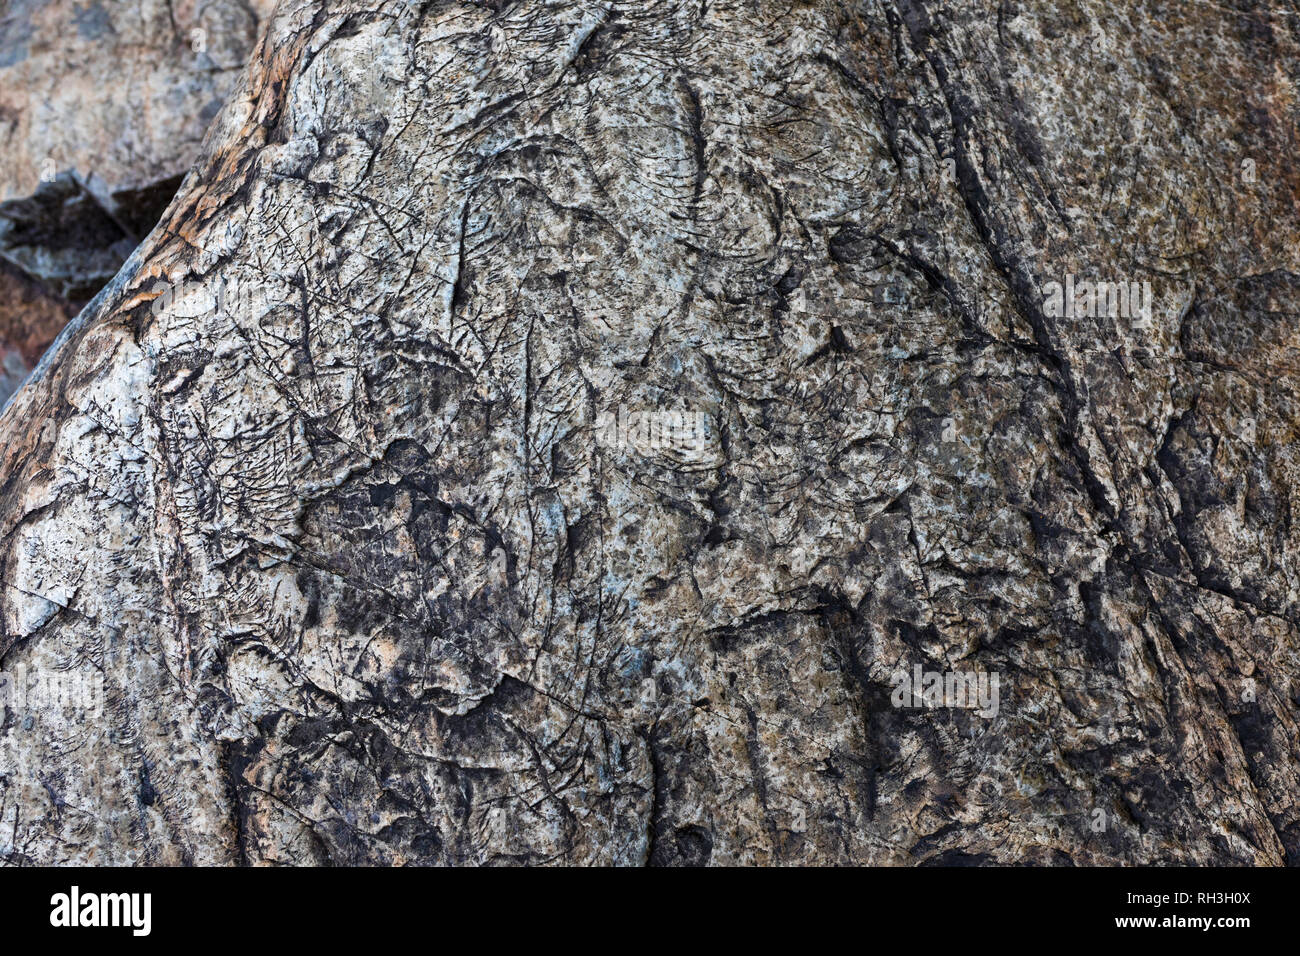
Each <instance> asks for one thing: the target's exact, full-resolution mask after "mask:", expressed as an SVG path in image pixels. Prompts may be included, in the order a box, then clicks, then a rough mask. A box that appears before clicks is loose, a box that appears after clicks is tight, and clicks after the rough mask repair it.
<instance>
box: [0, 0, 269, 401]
mask: <svg viewBox="0 0 1300 956" xmlns="http://www.w3.org/2000/svg"><path fill="white" fill-rule="evenodd" d="M272 6H273V4H272V3H271V2H270V0H255V2H252V3H249V2H245V0H220V2H205V3H196V2H194V0H186V2H178V3H169V2H166V0H135V2H130V3H106V2H101V0H90V2H71V0H13V2H9V3H5V4H3V5H0V263H2V264H3V265H4V268H3V270H2V271H0V349H6V348H7V349H10V350H12V352H14V353H16V354H29V353H30V352H31V351H32V349H33V348H36V351H37V354H38V355H39V352H40V351H42V350H43V349H44V346H46V345H48V344H49V343H50V341H51V340H52V339H53V337H54V334H57V332H58V331H59V329H60V328H61V327H62V323H58V324H52V323H51V321H50V318H51V316H52V315H54V314H56V313H63V314H72V313H75V312H76V310H77V309H79V308H80V307H81V306H83V305H85V304H86V302H88V301H89V300H90V298H91V297H92V296H93V295H94V294H95V293H96V292H97V291H99V289H100V288H102V287H103V286H104V285H105V284H106V283H107V282H108V280H109V279H111V278H112V277H113V275H114V274H115V273H116V272H117V270H118V269H119V268H121V266H122V263H123V262H124V261H125V260H126V257H127V256H128V255H129V254H130V252H131V250H132V249H134V248H135V246H136V245H137V244H139V242H140V240H141V239H143V238H144V236H145V235H146V234H147V233H148V231H149V230H150V229H152V228H153V226H154V224H155V223H156V222H157V221H158V217H159V216H160V215H161V214H162V211H163V209H164V208H165V207H166V205H167V203H168V202H169V201H170V200H171V198H172V196H173V195H174V194H175V192H176V188H177V186H178V185H179V184H180V180H181V177H182V175H183V174H184V173H185V172H186V171H187V170H188V169H189V166H190V164H191V163H192V162H193V161H194V159H195V157H196V156H197V155H198V150H199V142H200V140H201V139H202V136H203V132H204V130H205V129H206V128H207V125H208V123H209V122H210V121H211V119H212V117H213V116H214V115H215V113H216V111H217V110H218V109H219V108H220V107H221V104H222V103H223V102H224V100H225V97H226V95H227V94H228V93H229V91H230V88H231V85H232V84H233V82H234V81H235V79H236V77H237V75H238V73H239V70H240V68H241V67H242V66H243V64H244V62H245V60H246V59H247V57H248V54H249V52H250V51H251V50H252V46H253V43H254V40H255V38H256V35H257V29H258V24H259V21H260V20H262V19H265V17H266V16H268V15H269V13H270V9H271V7H272ZM15 270H17V271H19V272H21V273H22V275H21V276H19V275H15ZM24 277H25V278H26V279H27V280H32V282H29V281H25V280H24ZM33 282H34V283H35V284H36V288H38V289H42V290H44V291H43V292H37V293H35V298H33V295H34V293H33ZM65 321H66V319H65ZM37 346H39V347H37ZM0 392H2V394H0V402H2V401H3V400H4V398H6V397H7V396H8V391H4V390H3V387H0Z"/></svg>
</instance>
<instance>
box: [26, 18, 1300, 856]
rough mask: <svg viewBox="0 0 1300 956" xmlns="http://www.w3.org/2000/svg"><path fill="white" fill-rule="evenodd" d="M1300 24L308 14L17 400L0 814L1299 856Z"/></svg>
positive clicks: (835, 844)
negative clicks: (1298, 155)
mask: <svg viewBox="0 0 1300 956" xmlns="http://www.w3.org/2000/svg"><path fill="white" fill-rule="evenodd" d="M1298 51H1300V38H1298V37H1297V34H1296V33H1295V21H1294V18H1290V17H1288V16H1286V15H1285V14H1284V13H1283V12H1281V11H1278V12H1268V11H1265V10H1252V11H1245V12H1238V11H1233V10H1231V9H1228V8H1227V7H1225V6H1219V5H1213V4H1184V5H1181V6H1179V7H1177V8H1170V7H1169V6H1168V5H1157V4H1147V3H1138V4H1136V5H1133V6H1131V7H1129V8H1128V9H1127V10H1126V11H1119V10H1116V9H1114V8H1112V7H1111V6H1110V5H1109V4H1103V3H1099V2H1094V0H1083V2H1079V3H1070V4H1065V3H1053V2H1048V3H1034V4H1029V3H1014V2H1013V3H1011V4H1010V5H1007V4H1003V5H1002V6H1001V7H1000V8H999V9H998V11H997V15H996V16H994V15H993V13H992V11H990V10H988V9H986V6H985V5H984V4H977V3H975V2H973V0H954V2H951V3H946V4H943V5H940V4H935V3H920V2H916V0H900V2H895V3H887V4H882V5H879V6H872V7H867V6H861V5H844V4H841V3H835V2H829V0H822V2H799V3H793V4H791V3H785V2H783V3H773V2H767V0H759V2H755V3H743V4H742V3H732V2H714V3H709V4H700V5H680V4H670V3H655V2H652V3H648V4H621V3H620V4H602V5H599V6H597V5H592V4H583V5H579V4H570V3H552V4H545V5H543V4H538V3H533V2H529V0H522V2H517V3H499V2H492V3H481V4H470V3H439V4H410V3H397V2H391V3H384V4H379V5H372V4H360V3H355V2H351V0H338V2H333V3H329V4H323V3H313V2H305V0H286V2H284V3H282V4H281V5H280V7H279V8H278V9H277V13H276V17H275V19H274V20H273V22H272V24H271V33H270V35H269V37H268V39H267V41H266V42H265V43H264V44H263V45H262V46H261V47H259V51H258V53H257V54H256V55H255V56H254V57H253V59H252V61H251V63H250V65H249V68H248V71H247V73H246V75H245V77H244V78H243V80H242V81H241V82H240V84H239V85H238V86H237V87H236V89H235V91H234V93H233V94H232V96H231V98H230V100H229V102H227V104H226V105H225V107H224V108H223V109H222V111H221V113H220V114H219V115H218V117H217V118H216V120H215V121H214V124H213V128H212V130H211V132H210V133H209V135H208V137H207V139H206V140H205V144H204V147H203V150H202V154H201V157H200V159H199V161H198V164H197V166H196V169H195V171H194V173H193V174H192V175H191V176H189V177H188V178H187V180H186V181H185V183H184V185H183V186H182V187H181V191H180V193H179V195H178V196H177V198H176V200H175V201H174V202H173V203H172V205H171V207H170V208H169V210H168V211H167V213H166V214H165V215H164V217H163V220H162V222H161V224H160V228H158V229H156V230H154V231H153V233H152V234H151V235H150V237H149V238H148V240H147V241H146V242H145V243H144V244H143V245H142V246H141V247H140V248H139V249H137V250H136V251H135V253H134V254H133V255H132V257H131V259H130V260H129V261H128V262H127V263H126V265H125V266H124V267H123V269H122V270H121V272H120V273H119V274H118V275H117V277H116V278H115V279H114V280H113V282H112V283H111V284H110V285H109V286H108V287H107V288H105V289H104V291H103V292H101V293H100V294H99V296H98V297H97V299H96V300H95V302H93V303H92V304H91V305H90V306H89V307H88V308H87V309H86V310H85V311H83V312H82V314H81V315H80V317H79V318H78V319H77V320H76V321H75V322H74V323H73V324H72V325H71V326H70V327H69V328H68V330H67V331H65V333H64V335H63V337H62V339H61V341H60V342H59V343H58V344H57V345H56V347H55V348H54V349H53V350H52V352H51V353H50V354H49V355H47V357H46V358H45V360H43V362H42V365H41V367H40V368H38V369H37V371H36V374H35V375H34V376H33V380H32V381H31V382H30V383H29V384H28V385H27V386H26V387H24V388H23V389H22V390H21V391H20V392H19V393H18V394H17V395H16V396H15V397H14V399H13V400H12V402H11V404H10V406H9V407H8V409H7V410H6V411H5V413H4V414H3V416H2V417H0V449H2V451H0V549H2V550H0V578H2V579H3V581H4V582H5V585H6V587H5V589H4V591H3V594H2V595H0V622H2V623H0V662H2V665H3V675H4V676H5V677H7V678H10V682H9V685H8V686H9V688H10V689H9V698H8V701H9V702H8V705H7V709H6V712H5V717H4V723H3V736H0V788H2V789H0V855H3V857H4V858H5V859H6V860H7V861H9V862H21V863H63V862H91V863H115V864H116V863H134V862H148V863H162V864H168V863H345V864H357V863H369V864H398V863H451V864H466V863H544V862H566V863H611V864H639V863H651V864H703V863H713V864H719V863H744V864H759V863H788V862H800V863H872V864H963V863H1033V864H1066V863H1076V864H1098V863H1123V864H1133V863H1165V864H1282V863H1296V862H1297V861H1300V806H1298V805H1297V799H1298V791H1297V785H1296V780H1297V779H1298V778H1300V774H1298V771H1300V753H1298V749H1300V733H1297V722H1296V721H1297V708H1298V707H1300V700H1298V699H1297V691H1296V688H1295V685H1294V683H1293V677H1294V675H1295V674H1296V672H1297V665H1298V664H1300V635H1298V634H1297V622H1298V621H1300V617H1298V615H1300V593H1298V592H1297V581H1300V565H1298V564H1297V560H1298V559H1297V555H1298V554H1300V547H1297V545H1298V544H1300V542H1297V540H1296V534H1297V532H1296V530H1295V529H1294V528H1293V523H1292V521H1291V517H1290V516H1291V513H1292V510H1293V507H1294V502H1295V500H1296V490H1297V480H1298V478H1297V463H1296V455H1295V447H1296V446H1295V430H1294V429H1295V426H1294V422H1296V421H1297V420H1300V414H1298V412H1300V409H1297V408H1296V388H1297V384H1298V383H1300V379H1298V378H1297V374H1296V369H1295V365H1294V358H1293V351H1294V346H1293V343H1294V341H1295V340H1296V336H1297V334H1298V333H1300V330H1298V329H1297V327H1296V325H1297V321H1300V320H1298V318H1297V317H1298V316H1300V261H1298V259H1300V251H1298V250H1297V247H1296V242H1295V240H1296V235H1295V230H1294V228H1293V224H1294V223H1295V221H1296V214H1297V209H1296V204H1297V196H1300V178H1298V177H1297V173H1296V171H1295V168H1294V166H1293V165H1292V164H1291V161H1290V157H1291V156H1292V155H1293V152H1294V151H1293V149H1291V148H1289V147H1290V146H1292V145H1293V143H1292V139H1293V138H1294V130H1295V129H1296V123H1297V119H1298V118H1300V117H1298V116H1297V105H1296V104H1297V100H1296V97H1295V92H1296V91H1295V80H1294V78H1295V77H1296V76H1297V75H1298V73H1300V71H1298V70H1297V53H1298ZM1193 52H1194V55H1190V54H1192V53H1193ZM1099 288H1100V291H1101V292H1102V293H1103V294H1101V295H1100V296H1098V295H1097V292H1098V290H1099ZM55 675H57V677H58V680H57V681H56V680H54V679H53V678H54V676H55Z"/></svg>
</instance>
